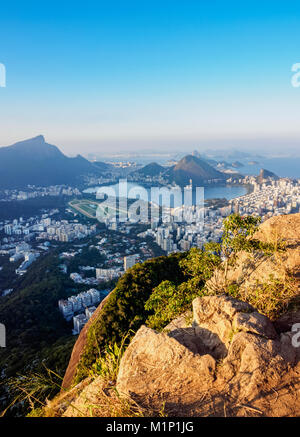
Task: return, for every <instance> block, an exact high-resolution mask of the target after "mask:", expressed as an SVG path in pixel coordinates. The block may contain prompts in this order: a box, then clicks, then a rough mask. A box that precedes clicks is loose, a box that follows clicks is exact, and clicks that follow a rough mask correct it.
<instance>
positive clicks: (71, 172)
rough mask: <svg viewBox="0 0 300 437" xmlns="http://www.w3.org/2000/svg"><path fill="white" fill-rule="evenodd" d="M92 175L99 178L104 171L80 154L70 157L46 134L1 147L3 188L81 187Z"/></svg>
mask: <svg viewBox="0 0 300 437" xmlns="http://www.w3.org/2000/svg"><path fill="white" fill-rule="evenodd" d="M89 174H91V175H99V176H100V175H101V169H100V168H98V167H97V166H95V165H94V164H92V163H91V162H89V161H88V160H86V159H85V158H83V157H82V156H81V155H77V156H76V157H72V158H69V157H67V156H66V155H64V154H63V153H62V152H61V151H60V150H59V148H58V147H57V146H54V145H52V144H49V143H47V142H46V141H45V138H44V136H43V135H38V136H36V137H33V138H29V139H27V140H23V141H18V142H17V143H14V144H12V145H11V146H5V147H2V148H0V189H14V188H24V187H25V186H27V185H36V186H49V185H62V184H74V185H78V184H80V180H81V178H82V177H83V176H87V175H89Z"/></svg>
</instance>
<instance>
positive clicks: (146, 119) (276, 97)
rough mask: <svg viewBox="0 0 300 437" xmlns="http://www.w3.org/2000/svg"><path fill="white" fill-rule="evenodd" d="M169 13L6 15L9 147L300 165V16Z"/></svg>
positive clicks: (240, 10)
mask: <svg viewBox="0 0 300 437" xmlns="http://www.w3.org/2000/svg"><path fill="white" fill-rule="evenodd" d="M161 3H162V2H158V1H157V0H154V1H153V2H151V3H149V4H142V3H141V2H138V1H129V2H126V4H125V3H124V2H121V1H117V0H113V1H111V2H109V4H107V3H104V2H101V1H100V2H93V1H88V2H86V3H85V4H84V7H82V6H80V5H79V4H76V3H75V4H74V3H73V2H72V3H71V2H64V3H63V4H61V3H60V2H58V1H56V0H55V1H53V2H51V7H50V6H49V5H48V4H47V3H44V4H42V5H41V4H40V3H39V2H36V1H29V2H26V3H24V2H21V1H17V2H16V3H14V4H5V5H3V6H2V8H1V17H0V36H1V41H2V46H1V50H0V63H2V64H3V65H5V68H6V87H5V88H3V87H2V88H0V117H1V118H0V120H1V121H0V126H1V135H0V144H1V146H7V145H10V144H13V143H15V142H17V141H21V140H22V139H27V138H30V137H34V136H36V135H39V134H43V135H45V137H46V140H47V142H49V143H50V144H55V145H57V146H58V147H59V148H60V149H61V150H62V151H63V152H64V153H65V154H66V155H68V156H74V155H76V154H79V153H80V154H82V155H84V156H87V155H88V154H96V155H99V156H101V155H103V154H105V153H108V152H109V153H121V154H124V153H134V152H140V153H143V151H144V153H146V151H147V150H148V151H149V150H151V151H154V152H155V151H157V152H162V151H163V152H168V151H169V152H170V153H178V152H182V151H184V150H186V151H187V153H188V152H190V151H192V150H194V149H196V150H199V151H200V152H201V148H204V149H210V148H212V149H218V148H220V149H221V148H224V149H227V148H230V149H239V150H245V151H250V150H252V151H253V152H254V153H255V152H260V153H268V154H270V153H272V154H277V153H281V154H282V153H283V154H286V153H290V154H297V153H298V151H300V124H299V121H298V113H299V111H300V88H295V87H293V86H292V84H291V78H292V75H293V73H292V71H291V68H292V65H294V64H295V63H297V62H299V61H300V54H299V45H300V33H299V25H300V5H299V4H298V3H297V2H293V1H292V2H290V3H288V4H286V3H284V4H283V3H281V4H278V2H271V1H266V2H264V3H263V4H262V3H261V2H258V1H251V2H250V1H246V2H243V3H242V4H241V3H240V2H237V1H229V2H222V1H218V0H216V1H214V2H210V3H209V4H208V3H207V2H205V3H204V2H203V3H202V2H199V1H193V0H192V1H190V2H188V4H184V5H183V4H182V2H180V1H170V0H165V1H164V2H163V4H161Z"/></svg>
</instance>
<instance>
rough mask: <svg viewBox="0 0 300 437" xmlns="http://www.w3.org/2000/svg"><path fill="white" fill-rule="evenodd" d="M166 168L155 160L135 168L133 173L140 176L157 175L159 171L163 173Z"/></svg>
mask: <svg viewBox="0 0 300 437" xmlns="http://www.w3.org/2000/svg"><path fill="white" fill-rule="evenodd" d="M165 171H166V169H165V168H164V167H162V166H161V165H159V164H157V163H156V162H151V163H150V164H147V165H145V167H143V168H141V169H139V170H137V171H135V172H134V174H137V175H141V176H158V175H159V174H161V173H164V172H165Z"/></svg>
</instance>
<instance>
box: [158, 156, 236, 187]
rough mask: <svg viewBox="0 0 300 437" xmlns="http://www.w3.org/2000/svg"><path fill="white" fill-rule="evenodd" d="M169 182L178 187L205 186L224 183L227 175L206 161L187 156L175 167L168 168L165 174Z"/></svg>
mask: <svg viewBox="0 0 300 437" xmlns="http://www.w3.org/2000/svg"><path fill="white" fill-rule="evenodd" d="M164 176H165V177H168V179H169V180H170V182H175V183H176V184H178V185H186V184H189V182H190V180H192V182H193V184H198V185H199V184H203V185H205V184H207V183H210V181H212V180H214V181H215V182H225V181H226V179H227V178H228V177H229V176H228V175H226V174H224V173H222V172H220V171H218V170H216V169H215V168H214V167H212V166H211V165H210V164H209V163H208V162H207V161H206V160H204V159H200V158H198V157H197V156H194V155H187V156H185V157H184V158H182V159H181V160H180V161H179V162H178V163H177V164H176V165H175V166H173V167H170V168H169V169H168V170H167V171H166V172H165V173H164Z"/></svg>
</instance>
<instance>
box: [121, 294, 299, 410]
mask: <svg viewBox="0 0 300 437" xmlns="http://www.w3.org/2000/svg"><path fill="white" fill-rule="evenodd" d="M184 320H185V319H184V318H182V317H181V318H179V319H176V321H174V322H172V323H171V324H169V325H168V329H167V330H165V332H162V333H157V332H156V331H154V330H152V329H150V328H147V327H146V326H142V327H141V328H140V329H139V331H138V332H137V334H136V335H135V337H134V338H133V340H132V342H131V343H130V345H129V347H128V348H127V350H126V351H125V353H124V356H123V357H122V360H121V363H120V369H119V374H118V379H117V390H118V392H119V393H120V394H122V395H125V396H126V397H129V398H131V399H133V400H135V401H137V402H139V403H141V404H143V405H145V403H147V405H149V404H151V407H152V408H156V409H157V410H159V409H160V408H161V407H162V405H163V404H164V405H166V407H167V408H169V412H170V411H171V415H172V411H173V412H174V414H176V415H184V416H188V415H200V416H201V415H203V416H207V415H223V414H224V402H225V404H226V408H227V411H228V412H229V411H230V414H232V415H236V414H237V412H236V411H235V409H236V408H238V406H242V407H240V408H242V410H241V411H243V412H245V411H247V412H249V411H252V412H253V411H255V403H256V402H258V400H259V399H261V396H262V393H266V392H268V393H269V392H270V390H274V388H275V387H277V386H278V385H279V384H280V381H281V380H282V377H283V376H284V375H286V374H288V372H289V371H290V369H291V368H292V366H297V363H298V362H299V358H300V348H298V349H299V351H298V350H296V349H295V348H293V346H292V344H291V338H292V336H291V334H290V335H288V334H284V335H281V337H280V336H278V335H277V334H276V331H275V329H274V327H273V325H272V322H271V321H270V320H269V319H268V318H267V317H265V316H263V315H261V314H260V313H258V312H257V311H255V309H254V308H253V307H251V305H248V304H247V303H244V302H241V301H239V300H236V299H233V298H231V297H228V296H223V295H220V296H208V297H202V298H196V299H195V300H194V302H193V322H192V324H191V325H188V324H187V323H186V322H185V321H184ZM250 404H251V405H252V406H251V405H250ZM249 405H250V406H249ZM253 405H254V406H253ZM245 406H246V407H245ZM294 407H295V405H294V406H293V408H294ZM298 407H299V413H300V402H299V405H298ZM245 408H246V410H245ZM251 409H252V410H251Z"/></svg>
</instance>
